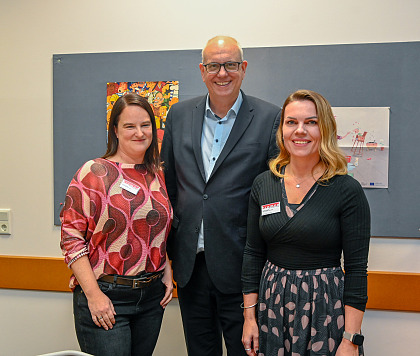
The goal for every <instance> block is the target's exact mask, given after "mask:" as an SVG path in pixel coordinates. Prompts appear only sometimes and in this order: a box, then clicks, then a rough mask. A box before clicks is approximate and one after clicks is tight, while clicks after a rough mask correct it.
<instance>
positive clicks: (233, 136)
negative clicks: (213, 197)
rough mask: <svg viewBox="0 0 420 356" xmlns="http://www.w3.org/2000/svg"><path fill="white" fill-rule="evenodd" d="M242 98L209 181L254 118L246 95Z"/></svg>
mask: <svg viewBox="0 0 420 356" xmlns="http://www.w3.org/2000/svg"><path fill="white" fill-rule="evenodd" d="M242 96H243V102H242V105H241V108H240V109H239V112H238V116H237V117H236V119H235V123H234V124H233V127H232V130H231V132H230V135H229V137H228V139H227V141H226V143H225V146H224V147H223V150H222V152H221V153H220V155H219V158H218V159H217V161H216V164H215V165H214V168H213V171H212V172H211V175H210V177H209V180H210V179H211V177H212V176H213V175H214V173H215V172H216V171H217V169H218V168H219V167H220V165H221V164H222V163H223V161H224V160H225V158H226V157H227V156H228V154H229V153H230V152H231V151H232V149H233V148H234V147H235V145H236V144H237V143H238V141H239V140H240V138H241V137H242V135H243V134H244V132H245V130H246V129H247V128H248V126H249V124H250V123H251V121H252V119H253V117H254V114H253V111H254V109H253V108H252V107H250V106H249V104H248V100H247V98H246V95H245V94H244V93H242Z"/></svg>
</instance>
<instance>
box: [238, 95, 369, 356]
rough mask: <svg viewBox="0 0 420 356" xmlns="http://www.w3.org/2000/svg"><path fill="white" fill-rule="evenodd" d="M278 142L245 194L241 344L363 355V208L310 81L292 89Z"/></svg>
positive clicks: (283, 351)
mask: <svg viewBox="0 0 420 356" xmlns="http://www.w3.org/2000/svg"><path fill="white" fill-rule="evenodd" d="M277 143H278V145H279V147H280V153H279V155H278V156H277V157H276V158H275V159H273V160H272V161H271V162H270V171H267V172H264V173H262V174H260V175H259V176H258V177H257V178H256V179H255V181H254V184H253V187H252V191H251V196H250V203H249V212H248V236H247V243H246V246H245V252H244V262H243V270H242V285H243V294H244V304H243V308H244V318H245V322H244V330H243V337H242V341H243V344H244V348H245V350H246V352H247V354H248V355H256V354H258V350H259V355H264V356H274V355H275V356H278V355H290V356H299V355H302V356H303V355H336V356H356V355H362V354H363V348H362V346H361V344H362V343H363V336H361V335H360V332H361V324H362V319H363V313H364V310H365V307H366V302H367V258H368V252H369V239H370V210H369V205H368V202H367V200H366V197H365V195H364V192H363V189H362V188H361V186H360V184H359V183H358V182H357V181H356V180H354V179H353V178H352V177H350V176H348V175H347V162H346V159H345V157H344V155H343V154H342V152H341V151H340V149H339V147H338V143H337V128H336V123H335V119H334V116H333V113H332V110H331V106H330V105H329V103H328V102H327V100H326V99H325V98H323V97H322V96H321V95H320V94H318V93H315V92H313V91H309V90H299V91H297V92H295V93H293V94H291V95H290V96H289V97H288V98H287V100H286V101H285V103H284V105H283V111H282V116H281V122H280V127H279V130H278V132H277ZM342 252H343V256H344V270H345V272H346V274H345V277H344V273H343V271H342V269H341V263H340V258H341V253H342ZM257 306H258V321H257V319H256V308H257ZM343 335H344V337H343Z"/></svg>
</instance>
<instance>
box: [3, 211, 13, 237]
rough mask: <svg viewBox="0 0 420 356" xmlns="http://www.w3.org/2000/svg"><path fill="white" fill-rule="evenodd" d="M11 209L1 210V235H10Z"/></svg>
mask: <svg viewBox="0 0 420 356" xmlns="http://www.w3.org/2000/svg"><path fill="white" fill-rule="evenodd" d="M11 233H12V232H11V222H10V209H0V235H10V234H11Z"/></svg>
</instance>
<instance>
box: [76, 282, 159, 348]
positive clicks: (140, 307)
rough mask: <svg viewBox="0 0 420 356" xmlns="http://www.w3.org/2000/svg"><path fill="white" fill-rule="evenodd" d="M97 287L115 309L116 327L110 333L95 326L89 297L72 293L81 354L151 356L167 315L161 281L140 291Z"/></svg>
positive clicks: (78, 288) (118, 287) (106, 285)
mask: <svg viewBox="0 0 420 356" xmlns="http://www.w3.org/2000/svg"><path fill="white" fill-rule="evenodd" d="M98 284H99V287H100V288H101V290H102V292H104V293H105V294H106V295H107V296H108V298H109V299H111V301H112V303H113V305H114V309H115V312H116V313H117V315H115V324H114V327H113V328H112V329H110V330H105V329H104V328H102V327H101V328H100V327H98V326H96V325H95V324H94V323H93V321H92V316H91V314H90V311H89V308H88V303H87V299H86V296H85V294H84V293H83V291H82V289H81V288H80V286H77V287H76V289H75V290H74V293H73V310H74V322H75V327H76V334H77V340H78V341H79V345H80V348H81V350H82V351H83V352H87V353H89V354H93V355H96V356H107V355H110V356H130V355H133V356H137V355H141V356H151V355H152V353H153V350H154V348H155V346H156V342H157V339H158V335H159V331H160V326H161V324H162V317H163V311H164V309H163V308H162V307H161V306H160V304H159V302H160V301H161V300H162V298H163V296H164V294H165V285H164V284H163V283H162V280H161V279H160V278H159V279H157V280H155V281H154V282H153V283H152V284H150V285H149V286H147V287H146V288H139V289H132V288H131V287H128V286H121V285H114V284H112V283H107V282H101V281H98Z"/></svg>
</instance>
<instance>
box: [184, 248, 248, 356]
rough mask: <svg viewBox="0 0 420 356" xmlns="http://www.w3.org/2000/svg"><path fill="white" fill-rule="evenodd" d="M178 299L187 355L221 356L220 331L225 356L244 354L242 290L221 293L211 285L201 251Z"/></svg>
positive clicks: (240, 355)
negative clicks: (233, 292) (239, 291)
mask: <svg viewBox="0 0 420 356" xmlns="http://www.w3.org/2000/svg"><path fill="white" fill-rule="evenodd" d="M178 299H179V305H180V308H181V315H182V323H183V325H184V334H185V341H186V344H187V350H188V355H189V356H221V355H222V334H223V338H224V341H225V345H226V350H227V354H228V356H242V355H244V356H246V353H245V351H244V346H243V345H242V341H241V340H242V328H243V323H244V318H243V310H242V309H241V307H240V305H241V303H242V301H243V299H242V293H235V294H224V293H221V292H220V291H219V290H218V289H217V288H216V287H215V286H214V284H213V282H212V281H211V279H210V276H209V274H208V271H207V266H206V261H205V258H204V253H199V254H198V255H197V258H196V261H195V266H194V271H193V275H192V276H191V279H190V281H189V282H188V284H187V285H186V286H185V287H184V288H179V287H178Z"/></svg>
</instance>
